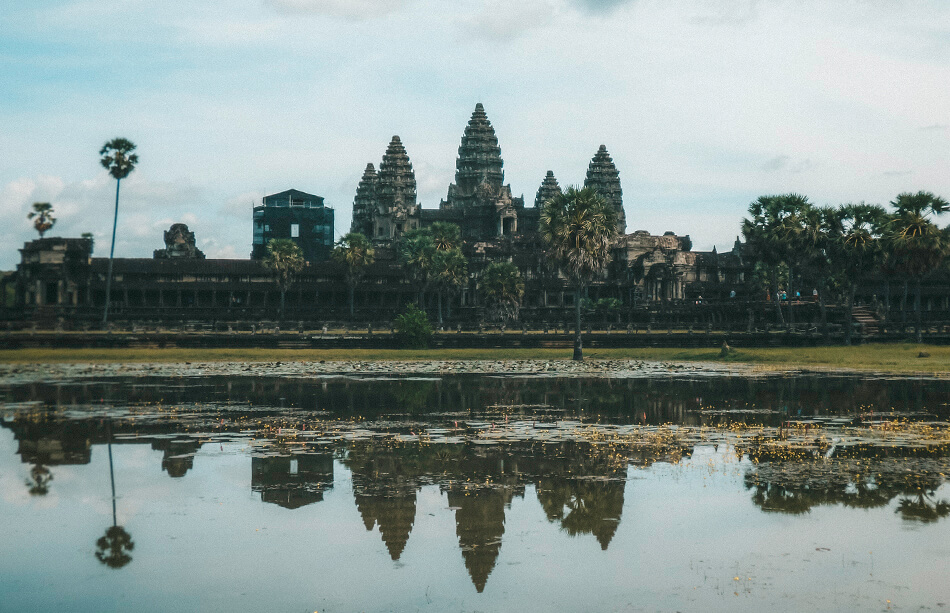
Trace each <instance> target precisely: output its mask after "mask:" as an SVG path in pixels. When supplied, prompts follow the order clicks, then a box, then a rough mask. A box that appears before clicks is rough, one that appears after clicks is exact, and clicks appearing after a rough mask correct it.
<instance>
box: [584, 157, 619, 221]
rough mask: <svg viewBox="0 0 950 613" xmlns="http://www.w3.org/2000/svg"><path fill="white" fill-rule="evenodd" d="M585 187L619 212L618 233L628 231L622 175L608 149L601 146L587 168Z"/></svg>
mask: <svg viewBox="0 0 950 613" xmlns="http://www.w3.org/2000/svg"><path fill="white" fill-rule="evenodd" d="M584 187H592V188H594V189H595V190H597V192H598V193H599V194H600V195H601V196H603V197H604V199H605V200H607V203H608V204H610V205H611V206H613V207H614V210H615V211H616V212H617V231H618V232H620V233H621V234H623V233H624V232H625V231H626V229H627V219H626V215H624V211H623V192H622V190H621V189H620V173H619V172H618V171H617V167H616V166H614V161H613V159H612V158H611V157H610V154H609V153H607V147H606V146H604V145H601V146H600V149H598V150H597V153H595V154H594V157H593V159H591V161H590V165H589V166H588V167H587V178H586V179H585V180H584Z"/></svg>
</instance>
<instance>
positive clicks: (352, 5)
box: [265, 0, 408, 20]
mask: <svg viewBox="0 0 950 613" xmlns="http://www.w3.org/2000/svg"><path fill="white" fill-rule="evenodd" d="M265 3H266V4H267V5H269V6H272V7H274V8H275V9H277V10H279V11H286V12H290V13H304V14H314V15H330V16H333V17H345V18H348V19H357V20H363V19H380V18H382V17H385V16H386V15H388V14H390V13H393V12H395V11H398V10H400V9H402V8H403V7H404V6H405V5H406V4H408V2H407V0H265Z"/></svg>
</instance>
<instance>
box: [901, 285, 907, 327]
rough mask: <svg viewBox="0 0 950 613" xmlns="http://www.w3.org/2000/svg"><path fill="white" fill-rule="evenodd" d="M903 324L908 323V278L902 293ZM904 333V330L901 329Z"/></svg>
mask: <svg viewBox="0 0 950 613" xmlns="http://www.w3.org/2000/svg"><path fill="white" fill-rule="evenodd" d="M901 325H902V326H906V325H907V279H906V278H905V279H904V293H903V294H902V295H901ZM901 333H902V334H903V330H902V331H901Z"/></svg>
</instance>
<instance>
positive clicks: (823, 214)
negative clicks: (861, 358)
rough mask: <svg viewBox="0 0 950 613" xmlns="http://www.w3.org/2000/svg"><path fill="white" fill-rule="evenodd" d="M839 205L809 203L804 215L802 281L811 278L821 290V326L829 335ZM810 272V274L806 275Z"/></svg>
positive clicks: (801, 260)
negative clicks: (833, 244) (834, 232)
mask: <svg viewBox="0 0 950 613" xmlns="http://www.w3.org/2000/svg"><path fill="white" fill-rule="evenodd" d="M836 212H837V209H835V208H832V207H816V206H809V207H808V208H807V209H806V210H805V211H804V213H803V215H802V218H801V230H802V231H801V234H800V236H799V248H800V249H801V252H802V253H801V256H800V260H799V261H800V263H801V264H800V266H801V270H802V271H803V275H802V276H801V279H802V281H803V282H804V280H805V279H806V278H807V279H808V280H810V281H812V282H813V283H814V285H813V287H814V288H815V289H817V290H818V308H819V311H820V313H821V329H822V333H823V334H824V335H825V337H826V338H827V336H828V311H827V304H826V300H827V294H828V289H829V287H831V278H832V275H833V274H834V268H832V262H831V251H830V249H831V245H830V239H831V228H832V226H833V223H834V219H835V214H836ZM806 275H807V277H806Z"/></svg>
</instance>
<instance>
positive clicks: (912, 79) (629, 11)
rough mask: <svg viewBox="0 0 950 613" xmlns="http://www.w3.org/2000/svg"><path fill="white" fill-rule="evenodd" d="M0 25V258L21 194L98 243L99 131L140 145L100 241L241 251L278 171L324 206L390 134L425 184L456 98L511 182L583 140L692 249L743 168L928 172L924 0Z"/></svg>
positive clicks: (233, 7)
mask: <svg viewBox="0 0 950 613" xmlns="http://www.w3.org/2000/svg"><path fill="white" fill-rule="evenodd" d="M0 32H2V34H0V148H2V151H3V153H2V155H0V218H2V219H3V220H4V221H5V223H4V224H3V226H2V227H0V232H2V234H3V237H2V238H3V241H2V245H3V249H2V250H0V270H10V269H12V268H14V267H15V265H16V263H17V261H18V260H19V253H18V252H17V249H18V248H19V247H20V246H22V243H23V242H24V241H27V240H31V239H32V238H35V237H36V233H35V231H34V230H33V229H32V226H31V222H30V221H29V220H27V218H26V215H27V213H28V212H29V208H30V205H31V204H32V203H33V202H38V201H42V202H50V203H52V205H53V207H54V208H55V210H56V214H57V217H58V222H57V224H56V226H55V227H54V228H53V230H52V231H51V232H50V233H49V234H48V235H49V236H79V235H80V234H81V233H83V232H92V233H93V234H94V236H95V239H96V255H99V256H102V255H108V249H109V240H110V236H111V231H112V213H113V207H114V199H115V181H114V179H111V178H110V177H109V175H108V174H107V173H106V171H105V169H103V168H102V167H101V166H100V165H99V155H98V152H99V149H100V148H101V147H102V145H103V144H104V143H105V142H106V141H108V140H110V139H112V138H115V137H119V136H121V137H124V138H128V139H130V140H132V141H133V142H134V143H136V145H137V146H138V150H137V153H138V154H139V158H140V162H139V165H138V167H137V168H136V170H135V171H134V172H133V173H132V174H131V175H130V176H129V177H128V178H127V179H125V180H123V181H122V186H121V194H120V195H121V201H120V208H119V226H118V238H117V243H116V249H115V250H116V255H117V256H122V257H151V254H152V251H153V250H154V249H158V248H161V247H163V241H162V231H163V230H165V229H167V228H168V227H169V226H170V225H171V224H172V223H174V222H184V223H187V224H188V226H189V228H190V229H191V230H193V231H194V232H195V234H196V238H197V241H198V247H199V248H201V249H203V250H204V251H205V253H206V254H207V256H208V257H225V258H247V257H248V256H249V254H250V251H251V207H252V205H253V204H255V203H256V204H260V200H261V198H262V197H263V196H265V195H267V194H271V193H275V192H279V191H283V190H285V189H289V188H296V189H300V190H303V191H305V192H309V193H313V194H317V195H320V196H323V197H324V198H326V202H327V204H328V205H329V206H332V207H333V208H334V209H335V211H336V233H337V236H339V235H341V234H343V233H345V232H346V231H348V229H349V224H350V218H351V214H352V206H353V196H354V194H355V192H356V186H357V184H358V182H359V179H360V176H361V175H362V172H363V169H364V168H365V166H366V164H367V163H368V162H372V163H374V164H375V165H376V166H377V167H378V165H379V161H380V159H381V157H382V155H383V153H384V151H385V149H386V145H387V144H388V143H389V140H390V139H391V137H392V136H393V135H394V134H398V135H399V136H400V137H401V139H402V141H403V143H404V144H405V146H406V149H407V152H408V154H409V156H410V159H411V161H412V163H413V166H414V168H415V171H416V179H417V182H418V186H419V188H418V191H419V201H420V203H421V204H422V206H423V207H425V208H437V207H438V205H439V201H440V199H441V198H444V197H445V195H446V191H447V188H448V185H449V183H451V182H452V181H453V178H454V172H455V159H456V157H457V152H458V146H459V141H460V139H461V136H462V132H463V130H464V128H465V125H466V123H467V122H468V120H469V118H470V116H471V113H472V111H473V110H474V108H475V104H476V103H477V102H482V103H483V104H484V105H485V110H486V112H487V113H488V117H489V120H490V121H491V122H492V124H493V125H494V127H495V131H496V134H497V135H498V138H499V145H500V146H501V150H502V157H503V158H504V160H505V178H506V182H508V183H510V184H511V187H512V191H513V193H514V194H515V195H521V194H523V195H524V197H525V199H526V202H527V203H529V204H533V202H534V196H535V194H536V192H537V189H538V186H539V185H540V183H541V180H542V179H543V178H544V175H545V172H546V171H547V170H552V171H553V172H554V174H555V176H556V177H557V179H558V181H559V182H560V184H561V185H562V186H566V185H578V184H582V183H583V180H584V176H585V173H586V170H587V164H588V163H589V161H590V158H591V157H592V156H593V155H594V153H595V152H596V151H597V148H598V146H599V145H601V144H604V145H606V146H607V149H608V151H609V152H610V154H611V155H612V156H613V159H614V162H615V163H616V165H617V168H618V169H619V171H620V178H621V182H622V186H623V199H624V207H625V210H626V216H627V223H628V228H627V229H628V231H630V232H632V231H634V230H647V231H649V232H651V233H659V234H661V233H663V232H666V231H672V232H675V233H677V234H680V235H683V234H689V235H690V236H691V238H692V240H693V245H694V248H695V249H699V250H708V249H711V248H712V247H713V246H714V245H715V246H717V247H718V248H719V249H720V250H723V249H725V250H728V249H729V248H731V246H732V244H733V242H734V240H735V238H736V235H737V234H738V233H739V226H740V222H741V219H742V217H743V215H744V214H745V212H746V210H747V208H748V206H749V203H750V202H752V201H753V200H754V199H755V198H757V197H758V196H760V195H764V194H778V193H787V192H796V193H801V194H805V195H807V196H808V197H809V199H810V200H811V201H812V202H813V203H815V204H818V205H838V204H844V203H848V202H860V201H865V202H868V203H877V204H885V205H886V204H887V203H888V202H889V201H891V200H893V199H894V197H895V196H896V195H897V194H898V193H901V192H905V191H918V190H927V191H932V192H934V193H936V194H938V195H942V196H943V197H945V198H950V2H947V1H946V0H931V1H926V0H920V1H910V0H907V1H903V0H875V1H871V0H836V1H835V2H827V1H826V0H518V1H517V2H512V1H510V0H192V1H191V2H188V3H184V4H182V3H173V2H167V1H164V0H162V1H160V0H42V1H40V0H25V1H23V2H5V3H2V4H0ZM945 221H950V219H948V220H945ZM940 225H941V226H943V225H946V224H945V223H944V221H941V222H940Z"/></svg>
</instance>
